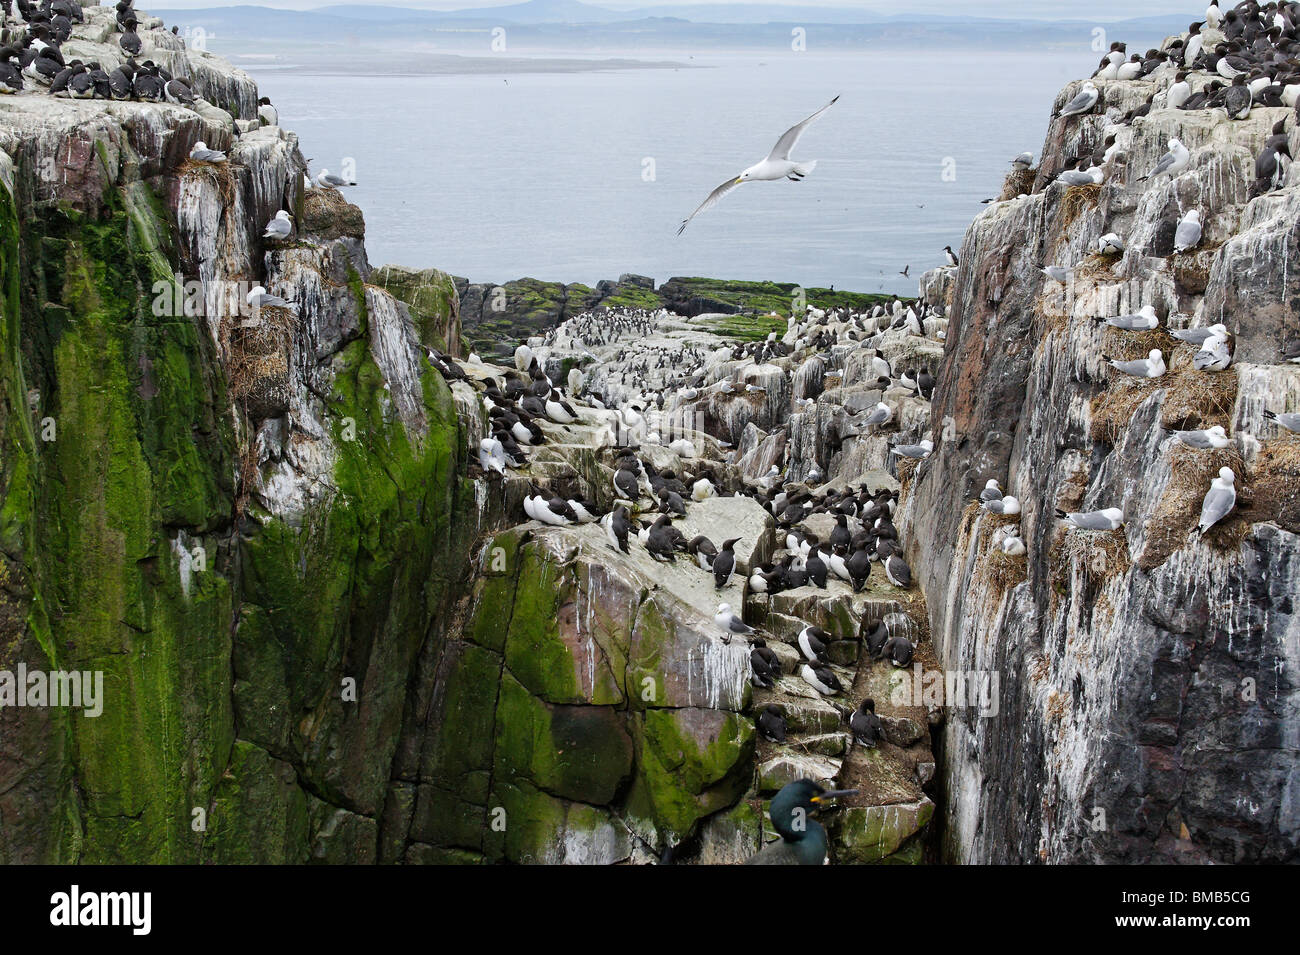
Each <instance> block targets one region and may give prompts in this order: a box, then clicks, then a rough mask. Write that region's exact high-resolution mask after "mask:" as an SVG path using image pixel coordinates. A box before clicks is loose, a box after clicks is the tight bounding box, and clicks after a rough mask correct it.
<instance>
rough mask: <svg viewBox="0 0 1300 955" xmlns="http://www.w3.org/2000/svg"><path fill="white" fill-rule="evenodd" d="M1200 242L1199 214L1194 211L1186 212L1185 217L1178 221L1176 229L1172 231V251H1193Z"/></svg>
mask: <svg viewBox="0 0 1300 955" xmlns="http://www.w3.org/2000/svg"><path fill="white" fill-rule="evenodd" d="M1200 241H1201V214H1200V212H1198V211H1197V210H1196V209H1191V210H1189V211H1188V213H1187V215H1185V216H1183V217H1182V218H1181V219H1179V220H1178V228H1177V229H1175V230H1174V251H1175V252H1186V251H1187V250H1188V249H1194V248H1196V246H1197V245H1199V244H1200Z"/></svg>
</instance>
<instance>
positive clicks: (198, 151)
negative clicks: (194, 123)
mask: <svg viewBox="0 0 1300 955" xmlns="http://www.w3.org/2000/svg"><path fill="white" fill-rule="evenodd" d="M190 158H191V159H193V160H196V161H197V162H225V161H226V154H225V153H223V152H222V151H221V150H220V149H209V148H208V144H207V143H205V142H204V141H203V140H201V139H200V140H199V141H198V142H197V143H195V144H194V148H193V149H191V150H190Z"/></svg>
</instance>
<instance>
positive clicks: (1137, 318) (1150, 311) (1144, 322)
mask: <svg viewBox="0 0 1300 955" xmlns="http://www.w3.org/2000/svg"><path fill="white" fill-rule="evenodd" d="M1093 320H1094V321H1097V322H1105V323H1106V324H1107V325H1110V326H1112V327H1114V328H1120V329H1123V330H1124V331H1126V332H1147V331H1150V330H1151V329H1153V328H1155V327H1157V326H1158V325H1159V324H1160V319H1159V318H1157V317H1156V310H1155V308H1154V307H1153V306H1151V305H1143V306H1142V307H1141V308H1140V309H1138V310H1137V312H1136V313H1133V314H1131V315H1112V316H1111V317H1109V318H1107V317H1105V316H1103V315H1098V316H1095V317H1094V319H1093Z"/></svg>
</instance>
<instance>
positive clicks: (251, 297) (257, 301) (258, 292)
mask: <svg viewBox="0 0 1300 955" xmlns="http://www.w3.org/2000/svg"><path fill="white" fill-rule="evenodd" d="M247 302H248V304H249V305H251V306H252V307H253V308H265V307H268V306H269V307H271V308H284V309H288V310H289V311H291V312H294V313H295V314H296V313H297V311H298V306H297V305H295V304H294V303H293V302H289V301H285V300H284V299H282V298H281V297H280V296H278V295H271V294H269V293H268V292H267V291H266V289H264V288H263V287H262V286H260V285H254V286H253V287H252V289H251V290H250V291H249V293H248V296H247Z"/></svg>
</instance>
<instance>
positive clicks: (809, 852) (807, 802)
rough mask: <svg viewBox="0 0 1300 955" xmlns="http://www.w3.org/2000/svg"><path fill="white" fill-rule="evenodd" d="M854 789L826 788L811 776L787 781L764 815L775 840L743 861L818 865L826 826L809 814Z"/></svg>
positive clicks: (823, 859)
mask: <svg viewBox="0 0 1300 955" xmlns="http://www.w3.org/2000/svg"><path fill="white" fill-rule="evenodd" d="M857 792H858V791H857V790H856V789H835V790H831V791H829V792H828V791H827V790H826V789H825V788H823V787H822V786H819V785H817V783H815V782H813V781H812V780H811V779H799V780H796V781H795V782H792V783H787V784H786V785H785V786H783V787H782V788H781V791H780V792H779V793H777V794H776V795H775V796H774V797H773V798H772V808H771V810H770V811H769V813H768V815H769V816H770V817H771V819H772V828H773V829H775V830H776V831H777V832H778V833H779V834H780V836H781V839H780V841H779V842H773V843H772V844H771V845H768V846H764V847H763V848H762V849H760V850H759V851H758V852H757V853H756V854H755V855H752V856H750V857H749V858H748V859H746V860H745V865H822V864H824V863H825V862H826V846H827V842H826V829H825V827H824V826H822V824H821V823H820V822H818V821H817V820H815V819H813V818H811V816H812V813H813V811H814V810H815V809H819V808H821V807H822V806H823V805H824V804H825V803H826V802H828V801H829V800H832V799H839V798H841V797H843V796H854V795H856V794H857Z"/></svg>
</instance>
